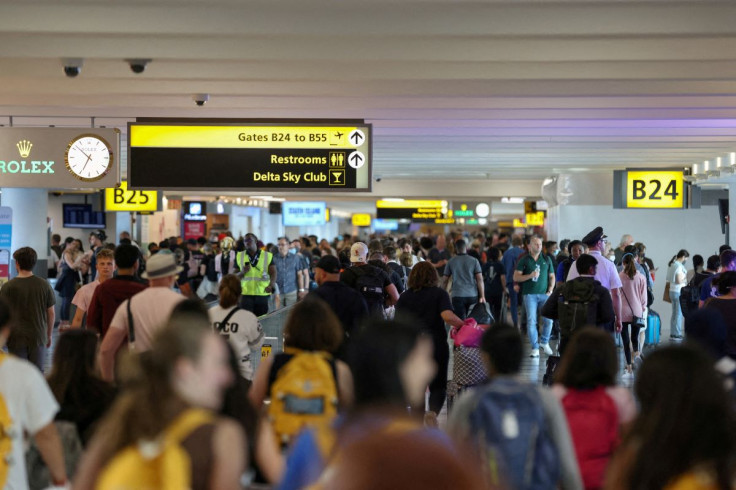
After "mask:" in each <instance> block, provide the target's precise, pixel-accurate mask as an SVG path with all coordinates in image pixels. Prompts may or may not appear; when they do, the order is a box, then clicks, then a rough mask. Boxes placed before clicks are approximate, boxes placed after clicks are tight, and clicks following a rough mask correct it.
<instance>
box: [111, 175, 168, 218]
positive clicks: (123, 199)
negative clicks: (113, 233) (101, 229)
mask: <svg viewBox="0 0 736 490" xmlns="http://www.w3.org/2000/svg"><path fill="white" fill-rule="evenodd" d="M105 211H128V212H131V213H136V212H137V213H143V212H152V211H158V192H157V191H143V190H131V189H128V183H127V182H126V181H123V182H121V183H120V186H119V187H115V188H110V189H105Z"/></svg>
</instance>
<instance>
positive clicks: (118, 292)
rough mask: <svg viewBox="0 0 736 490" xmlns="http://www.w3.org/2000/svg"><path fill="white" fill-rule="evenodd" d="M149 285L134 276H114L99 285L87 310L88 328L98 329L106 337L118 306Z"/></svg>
mask: <svg viewBox="0 0 736 490" xmlns="http://www.w3.org/2000/svg"><path fill="white" fill-rule="evenodd" d="M103 286H104V287H103ZM147 287H148V285H146V284H144V283H142V282H140V280H139V279H137V278H135V277H134V276H118V277H113V278H112V279H108V280H107V281H105V282H103V283H102V284H100V285H99V286H97V289H95V294H94V295H93V296H92V301H90V304H89V310H87V329H89V330H96V331H97V332H99V333H100V337H104V336H105V334H106V333H107V329H108V328H110V322H112V317H113V316H115V311H116V310H117V309H118V306H120V304H121V303H122V302H123V301H125V300H126V299H129V298H130V297H132V296H134V295H136V294H138V293H140V292H141V291H143V290H144V289H146V288H147Z"/></svg>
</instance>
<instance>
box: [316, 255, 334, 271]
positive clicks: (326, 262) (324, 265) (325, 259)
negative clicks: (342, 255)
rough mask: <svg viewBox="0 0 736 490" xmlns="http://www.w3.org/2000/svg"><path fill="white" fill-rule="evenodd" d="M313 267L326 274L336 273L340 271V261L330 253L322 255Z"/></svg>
mask: <svg viewBox="0 0 736 490" xmlns="http://www.w3.org/2000/svg"><path fill="white" fill-rule="evenodd" d="M315 267H319V268H320V269H322V270H323V271H325V272H327V273H328V274H337V273H339V272H340V261H339V260H337V257H334V256H332V255H323V256H322V257H320V259H319V262H317V265H316V266H315Z"/></svg>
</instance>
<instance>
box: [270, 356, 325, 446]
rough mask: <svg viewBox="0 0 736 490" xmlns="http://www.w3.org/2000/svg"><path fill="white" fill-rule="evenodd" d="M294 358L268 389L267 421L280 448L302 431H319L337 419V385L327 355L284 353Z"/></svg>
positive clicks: (280, 371)
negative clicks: (309, 428) (304, 429)
mask: <svg viewBox="0 0 736 490" xmlns="http://www.w3.org/2000/svg"><path fill="white" fill-rule="evenodd" d="M284 353H286V354H293V357H292V358H291V359H290V360H289V361H288V362H287V363H286V364H285V365H284V366H283V367H281V368H280V369H279V370H278V373H277V374H276V378H275V380H274V382H273V384H272V385H271V391H270V394H271V404H270V405H269V408H268V417H269V420H270V421H271V425H272V426H273V429H274V432H275V433H276V438H277V440H278V443H279V444H283V445H285V444H288V443H289V442H290V441H291V440H292V439H293V438H294V437H295V436H296V435H298V434H299V432H300V431H301V430H302V429H303V428H304V427H313V428H316V429H320V430H319V431H318V432H322V431H321V429H324V428H325V427H327V426H329V424H330V423H332V421H333V419H334V418H335V416H337V404H338V397H337V382H336V380H335V369H334V367H333V366H334V364H333V363H332V356H330V355H329V354H328V353H326V352H309V351H301V350H297V349H288V348H287V349H285V350H284Z"/></svg>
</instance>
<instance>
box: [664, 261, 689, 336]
mask: <svg viewBox="0 0 736 490" xmlns="http://www.w3.org/2000/svg"><path fill="white" fill-rule="evenodd" d="M688 257H690V254H689V253H688V251H687V250H680V251H679V252H677V255H675V256H674V257H672V260H670V263H669V269H667V283H668V284H669V287H670V295H669V297H670V302H671V303H672V318H671V319H670V338H671V339H678V340H679V339H682V309H680V290H681V289H682V287H683V286H685V285H686V284H687V269H685V262H687V259H688Z"/></svg>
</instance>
